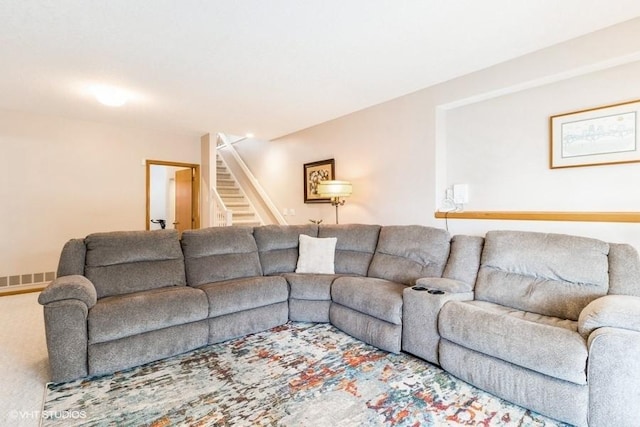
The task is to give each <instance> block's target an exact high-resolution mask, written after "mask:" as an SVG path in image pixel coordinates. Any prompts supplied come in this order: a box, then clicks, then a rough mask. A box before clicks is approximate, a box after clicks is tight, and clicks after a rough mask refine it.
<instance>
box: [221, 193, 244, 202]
mask: <svg viewBox="0 0 640 427" xmlns="http://www.w3.org/2000/svg"><path fill="white" fill-rule="evenodd" d="M218 193H220V192H218ZM220 197H221V198H222V200H223V201H226V200H233V201H236V202H237V201H239V200H245V198H244V195H242V194H240V192H238V193H227V194H222V193H220Z"/></svg>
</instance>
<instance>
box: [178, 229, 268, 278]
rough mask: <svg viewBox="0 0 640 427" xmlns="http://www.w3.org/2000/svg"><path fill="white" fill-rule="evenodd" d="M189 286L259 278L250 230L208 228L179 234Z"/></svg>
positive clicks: (255, 249)
mask: <svg viewBox="0 0 640 427" xmlns="http://www.w3.org/2000/svg"><path fill="white" fill-rule="evenodd" d="M182 251H183V252H184V262H185V267H186V270H187V283H188V284H189V286H198V285H202V284H205V283H213V282H221V281H223V280H229V279H237V278H242V277H253V276H262V269H261V268H260V259H259V258H258V248H257V246H256V242H255V240H254V238H253V228H251V227H243V226H231V227H211V228H203V229H200V230H186V231H184V232H183V233H182Z"/></svg>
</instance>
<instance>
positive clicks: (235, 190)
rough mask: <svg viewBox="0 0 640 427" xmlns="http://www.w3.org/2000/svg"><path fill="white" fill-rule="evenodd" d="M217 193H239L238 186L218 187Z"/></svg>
mask: <svg viewBox="0 0 640 427" xmlns="http://www.w3.org/2000/svg"><path fill="white" fill-rule="evenodd" d="M217 190H218V193H220V195H223V194H224V195H225V196H226V195H232V194H237V195H241V194H240V189H239V188H238V187H218V189H217Z"/></svg>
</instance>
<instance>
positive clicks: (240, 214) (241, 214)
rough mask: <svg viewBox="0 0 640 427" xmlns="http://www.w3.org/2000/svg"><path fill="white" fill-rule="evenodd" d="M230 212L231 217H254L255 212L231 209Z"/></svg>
mask: <svg viewBox="0 0 640 427" xmlns="http://www.w3.org/2000/svg"><path fill="white" fill-rule="evenodd" d="M231 213H232V214H233V217H234V218H235V217H237V216H238V217H254V216H255V214H254V213H253V211H234V210H233V209H231Z"/></svg>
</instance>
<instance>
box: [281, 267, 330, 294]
mask: <svg viewBox="0 0 640 427" xmlns="http://www.w3.org/2000/svg"><path fill="white" fill-rule="evenodd" d="M282 277H284V278H285V279H287V282H288V283H289V288H290V295H289V296H290V297H291V298H295V299H304V300H317V301H330V300H331V284H332V283H333V281H334V280H335V279H336V278H337V277H340V276H338V275H336V274H308V273H285V274H283V275H282Z"/></svg>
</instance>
